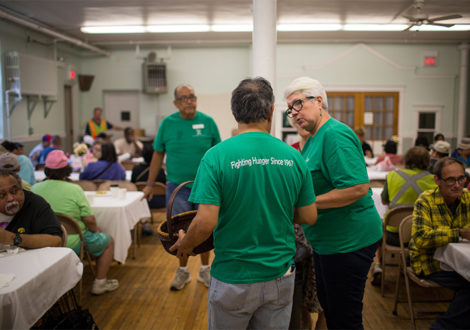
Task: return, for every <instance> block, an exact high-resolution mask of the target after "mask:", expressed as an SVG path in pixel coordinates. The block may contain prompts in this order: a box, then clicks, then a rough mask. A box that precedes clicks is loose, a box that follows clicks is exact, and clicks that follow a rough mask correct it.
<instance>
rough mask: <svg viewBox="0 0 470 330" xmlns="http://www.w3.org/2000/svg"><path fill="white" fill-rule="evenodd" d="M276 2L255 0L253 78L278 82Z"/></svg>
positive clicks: (273, 0)
mask: <svg viewBox="0 0 470 330" xmlns="http://www.w3.org/2000/svg"><path fill="white" fill-rule="evenodd" d="M276 18H277V12H276V0H253V39H252V45H253V59H252V63H253V70H252V76H253V77H258V76H260V77H263V78H265V79H267V80H269V82H270V83H271V84H272V85H273V88H274V83H275V81H276V42H277V32H276Z"/></svg>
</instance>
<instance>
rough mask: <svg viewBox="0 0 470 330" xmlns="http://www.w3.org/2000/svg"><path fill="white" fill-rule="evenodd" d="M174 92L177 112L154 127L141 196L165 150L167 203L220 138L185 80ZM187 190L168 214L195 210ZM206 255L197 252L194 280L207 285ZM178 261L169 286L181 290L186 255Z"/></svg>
mask: <svg viewBox="0 0 470 330" xmlns="http://www.w3.org/2000/svg"><path fill="white" fill-rule="evenodd" d="M174 94H175V100H174V101H173V104H174V105H175V106H176V107H177V108H178V110H179V112H175V113H173V114H171V115H169V116H168V117H166V118H164V119H163V120H162V123H161V124H160V127H159V128H158V134H157V137H156V138H155V141H154V143H153V148H154V152H153V156H152V161H151V163H150V171H149V176H148V179H147V186H146V187H145V189H144V197H146V198H149V200H150V199H151V198H152V185H153V183H154V182H155V178H156V176H157V173H158V172H159V171H160V168H161V167H162V162H163V158H164V156H165V154H166V170H167V183H166V205H167V206H168V200H169V198H170V196H171V194H172V193H173V191H174V190H175V188H176V187H177V186H178V185H179V184H181V183H183V182H186V181H192V180H194V178H195V177H196V172H197V168H198V166H199V162H200V161H201V158H202V156H204V154H205V153H206V151H207V150H209V149H210V148H211V147H212V146H214V145H216V144H217V143H219V142H220V135H219V130H218V128H217V125H216V124H215V121H214V120H213V119H212V118H211V117H209V116H208V115H205V114H203V113H202V112H199V111H197V110H196V107H197V97H196V95H195V93H194V89H193V88H192V87H191V86H189V85H187V84H184V85H179V86H178V87H176V88H175V93H174ZM190 193H191V188H190V186H185V187H183V189H181V190H180V191H179V193H178V195H177V196H176V198H175V200H174V202H173V208H172V215H174V214H179V213H183V212H187V211H192V210H197V204H195V203H190V202H188V198H189V194H190ZM209 256H210V253H209V252H207V253H203V254H201V263H202V265H201V269H200V271H199V275H198V277H197V279H198V281H200V282H202V283H204V285H206V286H207V287H209V280H210V268H209ZM179 262H180V267H179V268H178V270H177V271H176V276H175V278H174V280H173V282H171V285H170V289H171V290H181V289H183V288H184V286H185V285H186V283H189V282H190V281H191V276H190V275H189V271H188V268H187V263H188V258H187V257H182V258H180V260H179Z"/></svg>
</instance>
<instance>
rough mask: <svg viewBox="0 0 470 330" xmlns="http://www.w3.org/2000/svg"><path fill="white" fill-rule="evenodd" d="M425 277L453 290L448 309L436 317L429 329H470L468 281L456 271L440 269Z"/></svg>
mask: <svg viewBox="0 0 470 330" xmlns="http://www.w3.org/2000/svg"><path fill="white" fill-rule="evenodd" d="M425 278H427V279H430V280H431V281H434V282H436V283H438V284H440V285H442V286H443V287H446V288H449V289H451V290H454V291H455V297H454V300H452V302H451V304H450V306H449V309H448V310H447V312H446V313H444V314H443V315H439V316H438V317H437V318H436V320H435V321H434V323H433V324H431V329H470V282H469V281H467V280H466V279H465V278H463V277H462V276H460V275H459V274H457V273H456V272H443V271H441V272H437V273H432V274H431V275H428V276H425Z"/></svg>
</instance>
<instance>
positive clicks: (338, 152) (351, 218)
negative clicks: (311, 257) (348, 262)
mask: <svg viewBox="0 0 470 330" xmlns="http://www.w3.org/2000/svg"><path fill="white" fill-rule="evenodd" d="M302 155H303V156H304V158H305V160H306V162H307V165H308V168H309V170H310V172H311V175H312V180H313V186H314V188H315V193H316V194H317V196H320V195H323V194H326V193H327V192H329V191H331V190H333V189H345V188H349V187H352V186H355V185H358V184H361V183H368V182H369V178H368V176H367V170H366V164H365V161H364V155H363V153H362V147H361V143H360V142H359V139H358V138H357V136H356V135H355V133H354V132H353V130H352V129H350V128H349V127H348V126H346V125H345V124H343V123H341V122H339V121H337V120H336V119H333V118H331V119H329V120H328V121H327V122H326V123H325V124H324V125H323V126H321V127H320V129H319V130H318V131H317V133H316V134H315V135H314V136H313V137H310V138H309V139H308V140H307V142H306V143H305V146H304V148H303V150H302ZM304 231H305V236H306V237H307V240H308V241H309V243H310V244H311V245H312V247H313V249H314V250H315V252H316V253H318V254H320V255H327V254H335V253H348V252H352V251H356V250H359V249H361V248H364V247H366V246H369V245H371V244H373V243H375V242H377V241H378V240H379V239H380V238H381V237H382V221H381V219H380V216H379V214H378V213H377V210H376V209H375V206H374V201H373V200H372V190H371V189H369V192H368V193H367V194H366V195H365V196H363V197H361V198H360V199H359V200H357V201H356V202H354V203H352V204H350V205H347V206H343V207H337V208H329V209H322V210H320V209H319V210H318V218H317V222H316V223H315V226H312V227H310V226H304Z"/></svg>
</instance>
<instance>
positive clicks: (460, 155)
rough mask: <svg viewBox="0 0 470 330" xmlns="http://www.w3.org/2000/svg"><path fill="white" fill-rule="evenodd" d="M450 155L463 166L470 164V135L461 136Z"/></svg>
mask: <svg viewBox="0 0 470 330" xmlns="http://www.w3.org/2000/svg"><path fill="white" fill-rule="evenodd" d="M450 157H452V158H455V159H458V160H460V161H461V162H462V163H464V165H465V166H470V137H464V138H462V139H461V140H460V142H459V143H458V144H457V149H455V150H454V151H453V152H452V154H451V155H450Z"/></svg>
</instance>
